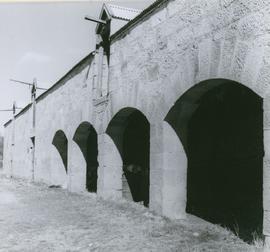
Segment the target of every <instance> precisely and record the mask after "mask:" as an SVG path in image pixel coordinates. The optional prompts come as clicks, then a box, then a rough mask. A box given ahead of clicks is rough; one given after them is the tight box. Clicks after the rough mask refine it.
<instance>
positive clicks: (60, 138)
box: [52, 130, 68, 173]
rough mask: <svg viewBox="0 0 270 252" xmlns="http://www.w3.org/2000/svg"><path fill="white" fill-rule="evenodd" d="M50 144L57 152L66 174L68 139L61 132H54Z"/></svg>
mask: <svg viewBox="0 0 270 252" xmlns="http://www.w3.org/2000/svg"><path fill="white" fill-rule="evenodd" d="M52 144H53V145H54V146H55V148H56V149H57V150H58V152H59V154H60V156H61V159H62V161H63V164H64V167H65V170H66V173H67V169H68V166H67V165H68V139H67V137H66V135H65V133H64V131H62V130H58V131H56V133H55V134H54V137H53V141H52Z"/></svg>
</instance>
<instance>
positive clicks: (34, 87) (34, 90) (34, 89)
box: [10, 78, 48, 181]
mask: <svg viewBox="0 0 270 252" xmlns="http://www.w3.org/2000/svg"><path fill="white" fill-rule="evenodd" d="M10 81H12V82H16V83H19V84H23V85H27V86H29V87H30V88H31V104H32V106H31V107H32V129H31V134H30V139H31V142H32V146H31V147H30V149H31V154H32V158H31V160H32V169H31V173H32V181H34V180H35V149H36V148H35V145H36V139H35V129H36V97H37V90H38V89H39V90H44V91H46V90H48V89H46V88H41V87H38V86H37V79H36V78H34V79H33V82H32V83H30V82H24V81H20V80H14V79H10Z"/></svg>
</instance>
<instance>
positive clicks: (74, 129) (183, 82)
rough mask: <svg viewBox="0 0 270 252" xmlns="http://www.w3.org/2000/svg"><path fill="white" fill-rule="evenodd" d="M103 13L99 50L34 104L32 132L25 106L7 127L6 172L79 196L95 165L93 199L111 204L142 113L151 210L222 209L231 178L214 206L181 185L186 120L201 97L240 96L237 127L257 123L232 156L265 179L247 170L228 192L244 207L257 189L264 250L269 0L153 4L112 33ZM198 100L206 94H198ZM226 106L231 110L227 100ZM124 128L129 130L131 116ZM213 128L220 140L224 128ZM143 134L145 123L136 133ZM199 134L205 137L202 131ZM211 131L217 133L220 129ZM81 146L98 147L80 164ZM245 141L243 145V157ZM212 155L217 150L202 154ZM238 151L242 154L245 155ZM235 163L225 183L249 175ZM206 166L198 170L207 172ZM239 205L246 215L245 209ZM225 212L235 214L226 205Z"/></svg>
mask: <svg viewBox="0 0 270 252" xmlns="http://www.w3.org/2000/svg"><path fill="white" fill-rule="evenodd" d="M103 11H105V12H104V13H105V14H104V15H101V19H103V20H105V21H106V25H100V26H98V28H97V37H98V38H99V42H98V46H97V50H96V51H94V52H92V53H90V54H89V55H88V56H87V57H85V58H84V59H83V60H82V61H81V62H79V63H78V64H77V65H76V66H74V68H73V69H71V70H70V71H69V72H68V73H67V74H66V75H65V76H64V77H63V78H62V79H61V80H59V81H58V82H57V83H56V84H55V85H54V86H53V87H51V88H50V89H49V90H48V91H46V92H45V93H44V94H42V95H41V96H40V97H38V98H37V100H36V119H35V120H36V121H35V127H33V126H32V120H33V106H32V105H31V104H30V105H29V106H27V107H26V108H25V109H23V110H22V111H21V112H20V113H19V114H17V115H16V116H15V117H14V118H13V119H12V120H10V121H9V122H7V123H6V125H5V143H4V170H5V173H6V174H8V175H10V176H15V177H23V178H26V179H33V180H34V181H41V182H45V183H47V184H49V185H61V186H62V187H64V188H67V189H68V190H70V191H72V192H81V191H85V190H86V174H87V173H88V174H90V175H91V174H95V169H94V168H89V167H95V166H98V167H96V170H97V171H96V173H97V174H96V175H93V176H96V178H97V181H96V183H97V185H96V192H97V195H98V196H100V197H103V198H115V199H116V200H117V199H119V198H121V197H122V194H123V184H125V185H126V184H127V183H126V182H125V183H123V180H122V177H123V165H125V164H127V163H128V162H136V161H131V160H132V157H130V154H126V153H127V152H128V151H126V149H128V148H131V147H126V146H128V143H127V144H124V143H125V137H126V135H128V134H125V131H126V128H127V127H129V125H130V124H129V121H130V118H132V116H133V115H134V113H137V114H138V115H136V116H138V117H137V118H142V119H138V120H142V121H143V120H144V121H145V122H147V123H148V124H147V125H149V142H150V147H149V148H150V149H149V162H148V166H149V167H148V170H149V184H150V186H149V200H150V202H149V208H150V210H152V211H154V212H156V213H158V214H160V215H164V216H167V217H169V218H185V215H186V210H187V203H188V202H190V210H189V211H188V212H190V213H193V212H192V211H194V214H196V210H194V209H195V208H196V207H197V208H198V209H203V207H202V204H205V202H206V203H207V202H210V201H211V200H212V201H211V202H214V203H213V204H212V203H211V204H212V205H211V207H213V208H214V207H215V206H217V205H219V204H222V199H223V198H224V201H226V202H229V200H227V199H226V200H225V197H226V188H230V187H233V188H238V187H237V185H233V183H231V182H230V181H229V182H228V184H227V186H225V187H224V188H223V189H222V197H221V196H220V198H221V200H220V199H219V201H218V200H216V198H215V197H216V196H213V195H212V194H211V193H210V191H207V192H206V193H205V195H207V196H204V197H205V198H204V200H203V201H204V203H200V202H199V199H198V197H196V190H193V189H189V188H191V186H189V182H188V181H189V180H191V179H189V177H190V176H191V177H192V178H193V177H195V180H196V179H197V180H196V181H198V183H201V182H200V176H197V178H196V169H197V168H196V169H195V168H192V169H191V170H192V171H194V174H195V175H194V174H193V173H192V175H190V174H191V172H189V166H190V165H191V164H192V161H191V159H192V156H194V155H195V154H194V155H193V154H190V153H195V151H194V148H195V147H194V148H193V147H190V146H194V143H193V142H192V141H191V140H190V139H191V137H190V134H189V132H191V128H190V127H191V126H190V125H193V124H192V120H193V119H192V118H195V117H194V115H195V114H196V111H199V109H200V108H202V106H204V105H202V104H203V102H202V101H205V103H207V102H209V100H211V101H213V104H217V105H216V106H217V107H218V106H223V107H224V106H225V105H224V104H227V105H226V106H229V105H228V104H230V100H228V99H227V98H226V97H227V96H228V95H227V94H230V90H235V94H239V97H240V96H241V97H240V98H239V99H240V100H241V101H243V100H245V99H246V100H247V103H245V105H243V106H242V105H241V106H242V107H243V108H242V107H241V106H240V105H239V108H240V107H241V108H242V110H241V111H242V112H241V113H240V114H241V115H243V118H244V115H246V117H245V118H244V119H243V120H242V122H253V121H256V122H258V123H257V124H256V128H257V131H256V132H255V133H254V132H253V131H252V130H253V129H252V127H249V126H248V123H246V125H245V124H241V125H242V126H241V129H242V130H241V129H239V134H242V133H241V132H242V131H245V132H248V133H247V135H245V136H247V137H243V139H246V138H249V136H251V135H252V136H253V135H256V136H257V138H255V137H254V138H252V139H255V140H254V141H250V142H248V144H247V142H243V141H242V142H241V141H239V142H237V144H238V145H239V146H240V147H239V148H238V149H237V150H236V151H237V152H239V153H240V154H239V157H240V156H241V157H242V156H243V157H245V158H246V159H247V158H251V157H252V153H253V154H254V153H255V154H254V155H253V156H256V158H257V159H256V160H258V162H257V163H256V169H253V168H252V167H250V166H248V165H247V166H245V167H249V168H246V169H247V170H248V171H252V172H250V173H249V172H247V174H251V173H252V174H253V175H254V174H257V172H258V173H260V167H261V168H262V172H261V175H262V176H263V179H261V180H260V174H259V175H258V177H256V176H253V175H252V176H250V178H249V179H250V181H251V182H250V183H252V184H250V183H249V185H250V187H251V189H250V191H249V189H247V190H246V189H245V188H250V187H248V186H247V185H245V184H241V187H239V188H240V189H239V191H238V192H237V191H235V192H234V193H233V194H232V193H231V194H230V195H229V196H230V197H233V195H234V194H235V195H236V194H237V193H239V194H240V195H241V197H240V198H243V199H244V201H245V202H251V203H254V199H253V198H255V197H253V198H252V199H251V196H250V195H253V196H254V195H256V197H257V196H258V195H260V194H261V198H262V199H263V203H262V202H261V203H262V205H261V207H260V202H259V203H258V204H257V203H256V204H257V205H258V209H259V210H258V212H260V211H262V212H263V214H261V222H263V234H264V235H265V236H266V243H268V242H269V243H270V95H269V91H270V88H269V83H270V43H269V41H270V32H269V31H270V2H269V1H268V0H256V1H254V0H183V1H180V0H158V1H156V2H154V3H153V4H152V5H151V6H149V8H147V9H145V10H144V11H142V12H141V13H140V14H139V15H138V16H136V17H135V18H134V19H132V20H131V21H129V22H127V23H126V24H125V25H124V26H122V27H121V28H120V29H119V30H117V31H115V32H114V33H112V32H111V33H110V31H109V30H110V29H108V26H109V25H110V21H111V20H110V14H109V13H107V12H106V11H107V10H106V8H103ZM111 24H113V21H111ZM233 93H234V92H233ZM206 95H207V97H212V98H208V99H206V98H205V99H204V97H206ZM230 97H232V96H230ZM226 99H227V100H226ZM249 101H250V102H249ZM253 101H254V102H253ZM220 104H221V105H220ZM222 104H223V105H222ZM235 104H236V105H235V107H236V108H238V103H237V98H236V102H235ZM241 104H242V103H241ZM246 104H247V105H246ZM250 104H254V106H258V109H255V108H254V111H255V112H256V113H255V112H254V113H253V112H252V113H251V112H250V111H253V106H251V105H250ZM262 104H263V105H262ZM249 105H250V106H249ZM260 105H261V107H260ZM205 106H206V105H205ZM212 107H213V106H212ZM214 107H215V105H214ZM224 108H225V107H224ZM245 108H246V109H245ZM200 111H204V110H203V109H201V110H200ZM226 111H227V110H226V109H224V113H227V114H228V116H229V115H230V113H231V112H228V111H227V112H226ZM231 111H233V110H231ZM249 112H250V114H249ZM260 112H261V113H262V117H261V118H263V119H262V123H261V124H260V118H259V117H256V114H257V115H259V114H260ZM204 113H207V112H204ZM222 113H223V112H222ZM139 114H141V117H139ZM227 114H226V115H227ZM196 115H197V114H196ZM213 115H214V114H213ZM214 117H215V116H210V117H209V118H208V117H207V120H214V119H215V118H214ZM228 118H229V117H228ZM233 118H234V117H233ZM233 118H232V119H231V122H232V124H233V125H237V124H238V120H236V119H235V121H234V119H233ZM235 118H237V117H235ZM248 118H251V120H249V119H248ZM194 120H195V119H194ZM198 120H199V119H198ZM229 120H230V119H229ZM133 121H134V122H133V123H135V124H136V120H133ZM213 123H216V122H215V120H214V121H213ZM142 125H143V123H142ZM145 125H146V123H145ZM220 125H221V126H220V127H221V129H220V134H221V135H222V134H223V133H224V132H223V131H224V129H223V128H222V127H223V126H222V124H220ZM252 125H253V124H252ZM254 125H255V124H254ZM194 127H195V126H194ZM254 127H255V126H254ZM129 128H132V127H131V126H130V127H129ZM141 128H143V126H141V127H138V130H139V129H141ZM145 128H146V126H145ZM249 128H251V129H249ZM130 130H131V131H130V132H135V130H134V129H130ZM132 130H133V131H132ZM196 130H197V131H196V132H200V130H201V129H200V128H198V127H197V128H196ZM202 130H205V128H204V127H203V126H202ZM215 130H217V132H219V131H218V130H219V129H217V128H215ZM89 132H90V133H89ZM91 132H92V133H91ZM204 132H206V131H204ZM210 133H211V132H210ZM210 133H209V134H210ZM253 133H254V134H253ZM261 133H262V134H261ZM89 134H90V135H91V134H93V135H95V134H96V136H97V139H96V142H95V141H94V140H93V139H92V140H91V141H90V140H89V139H88V138H87V137H88V136H89ZM196 134H197V133H196ZM198 134H199V133H198ZM226 134H227V133H226ZM239 134H238V133H237V134H235V136H236V137H237V136H238V135H239ZM86 136H87V137H86ZM260 137H261V139H262V146H263V148H262V150H261V149H260V150H258V148H257V147H256V146H259V140H258V142H257V140H256V139H259V138H260ZM86 138H87V139H88V140H87V139H86ZM233 138H235V137H233ZM203 139H204V140H203V142H202V143H200V144H202V146H210V145H211V144H210V143H208V142H207V141H208V140H207V139H208V138H203ZM213 139H216V138H213ZM134 141H135V140H134ZM215 141H216V140H215ZM224 141H225V140H224ZM224 141H223V142H224ZM226 141H227V140H226ZM228 141H229V140H228ZM232 141H233V140H232ZM89 142H92V148H96V149H97V151H96V155H97V157H96V158H97V160H96V161H95V160H94V159H91V158H89V159H88V158H87V153H88V152H87V151H88V149H87V148H88V147H87V144H88V143H89ZM199 142H200V140H199V139H198V143H199ZM223 142H221V143H223ZM221 143H219V144H221ZM200 144H199V145H200ZM241 144H242V145H241ZM93 145H96V146H93ZM228 145H229V144H228ZM238 145H237V146H238ZM195 146H197V145H196V143H195ZM218 146H220V145H218ZM234 146H235V145H232V146H231V147H230V146H229V147H228V148H227V149H229V148H233V147H234ZM247 146H250V149H251V150H246V149H245V148H246V147H247ZM192 148H193V149H192ZM205 148H206V147H205ZM207 148H208V147H207ZM209 148H210V147H209ZM218 148H219V150H221V149H222V148H221V147H215V148H212V149H218ZM131 149H132V148H131ZM202 149H204V147H202ZM241 149H242V152H243V153H242V152H241ZM243 150H245V151H243ZM137 151H139V150H137ZM135 152H136V150H135ZM199 153H200V152H199ZM247 153H251V154H250V155H249V156H247ZM221 154H222V153H221ZM91 155H93V154H91ZM196 155H199V154H198V152H196ZM207 155H208V154H205V156H207ZM211 155H212V156H211ZM211 155H210V154H209V155H208V156H209V160H210V159H211V158H210V157H213V154H211ZM232 155H233V154H232ZM208 156H207V157H208ZM237 158H238V156H237ZM242 159H243V158H242ZM134 160H135V158H134ZM137 160H139V159H137ZM202 160H203V157H202ZM207 160H208V159H207ZM211 160H213V158H212V159H211ZM219 160H221V159H219ZM224 160H225V159H224ZM239 160H240V159H239ZM137 162H139V161H137ZM226 162H227V161H226ZM254 162H255V161H254ZM219 163H221V161H220V162H217V163H216V169H219V168H218V167H219V165H218V164H219ZM247 163H251V162H247ZM241 164H242V163H241ZM254 164H255V163H254ZM260 164H261V166H260ZM65 166H66V167H65ZM193 166H194V167H195V166H196V165H195V164H194V165H193ZM206 167H208V166H207V165H206ZM237 167H238V166H237ZM237 167H236V168H235V169H236V170H234V171H233V172H232V173H231V174H230V176H228V179H230V178H232V179H233V178H234V177H236V176H238V177H237V179H238V181H241V183H242V180H245V176H249V175H246V172H244V173H242V174H240V175H239V174H238V173H237V169H238V168H237ZM239 167H240V166H239ZM91 169H92V170H91ZM200 169H204V168H200ZM205 169H206V170H205V172H204V174H206V173H207V171H209V169H208V168H205ZM220 169H221V168H220ZM252 169H253V170H252ZM146 170H147V169H146ZM225 171H226V169H225ZM244 171H245V170H244ZM234 172H235V173H234ZM198 174H199V173H198ZM224 174H225V173H224ZM90 175H89V176H90ZM208 175H209V176H210V177H211V176H213V175H210V174H208ZM209 176H208V177H209ZM226 176H227V175H226ZM191 177H190V178H191ZM201 178H202V177H201ZM226 178H227V177H226ZM252 178H254V179H257V180H256V181H260V183H257V184H258V185H257V184H256V181H255V182H254V188H255V187H256V188H255V189H254V191H252V188H253V181H252ZM207 179H208V178H207ZM216 179H217V178H214V179H213V180H211V179H210V180H209V181H210V182H209V181H208V182H209V183H208V182H207V181H206V182H205V186H204V187H203V186H202V187H201V188H206V187H207V186H208V185H211V186H212V187H211V188H212V189H213V186H214V182H213V181H214V180H216ZM248 181H249V180H248ZM239 183H240V182H239ZM191 184H192V185H193V182H191ZM194 184H195V185H196V183H194ZM245 186H246V187H245ZM130 187H131V186H130ZM217 188H219V187H217ZM241 188H242V189H243V188H244V190H241ZM132 190H133V189H132V188H131V191H132ZM134 190H135V189H134ZM189 190H191V191H192V190H193V191H192V193H190V192H189ZM199 190H201V189H198V191H199ZM203 190H206V189H203ZM218 191H219V189H218ZM224 191H225V192H224ZM242 191H243V192H242ZM255 191H256V192H255ZM220 192H221V191H220ZM228 192H229V190H228ZM191 194H192V195H195V196H190V197H191V199H190V200H189V195H191ZM210 194H211V195H210ZM209 195H210V196H209ZM133 198H134V197H133ZM209 198H211V200H209ZM257 198H258V197H257ZM259 198H260V197H259ZM236 199H237V198H236ZM207 204H208V203H207ZM207 204H206V205H207ZM230 204H232V205H233V203H230ZM243 204H244V203H243ZM241 207H243V208H241V209H245V206H244V205H241ZM246 208H248V206H247V207H246ZM218 209H219V208H218V207H217V210H216V211H217V212H219V210H218ZM232 209H233V207H232ZM239 209H240V208H239ZM250 209H252V208H250ZM198 211H199V210H198ZM200 211H201V216H202V217H203V218H205V219H209V218H207V217H205V216H206V215H207V214H206V213H204V212H203V210H200ZM229 211H234V210H231V209H229V208H228V212H229ZM236 211H237V210H236ZM234 213H235V214H236V212H234ZM219 214H220V212H219ZM221 214H223V213H221ZM197 215H199V216H200V214H197ZM236 215H237V214H236ZM259 215H260V214H259ZM210 221H211V220H210ZM224 223H225V222H224ZM258 223H260V221H258ZM258 225H259V224H258ZM253 231H254V230H253ZM250 232H251V231H250Z"/></svg>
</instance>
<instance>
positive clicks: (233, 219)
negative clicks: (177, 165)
mask: <svg viewBox="0 0 270 252" xmlns="http://www.w3.org/2000/svg"><path fill="white" fill-rule="evenodd" d="M262 103H263V100H262V98H261V97H259V96H258V95H257V94H255V93H254V92H253V91H251V90H250V89H248V88H247V87H245V86H243V85H241V84H239V83H235V82H232V81H228V80H210V81H206V82H202V83H200V84H198V85H196V86H194V87H193V88H191V89H190V90H188V91H187V92H186V93H185V94H184V95H183V96H181V97H180V99H179V100H178V101H177V102H176V103H175V105H174V106H173V108H172V109H171V110H170V112H169V113H168V115H167V117H166V119H165V120H166V121H167V122H168V123H169V124H170V125H171V126H172V127H173V128H174V130H175V131H176V133H177V135H178V136H179V138H180V139H181V141H182V144H183V146H184V149H185V152H186V154H187V159H188V170H187V206H186V211H187V212H188V213H191V214H194V215H196V216H199V217H201V218H203V219H205V220H208V221H210V222H212V223H218V224H221V225H223V226H226V227H228V228H230V229H231V230H233V231H234V232H235V233H237V234H238V235H239V236H240V237H241V238H242V239H244V240H246V241H251V240H252V239H253V237H254V235H255V234H261V233H262V219H263V205H262V186H263V183H262V182H263V181H262V178H263V155H264V150H263V109H262Z"/></svg>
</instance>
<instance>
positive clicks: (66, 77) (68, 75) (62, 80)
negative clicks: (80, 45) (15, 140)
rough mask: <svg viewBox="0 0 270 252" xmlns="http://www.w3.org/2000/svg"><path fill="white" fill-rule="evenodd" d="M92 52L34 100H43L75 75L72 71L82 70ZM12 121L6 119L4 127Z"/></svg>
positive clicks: (27, 108) (88, 61)
mask: <svg viewBox="0 0 270 252" xmlns="http://www.w3.org/2000/svg"><path fill="white" fill-rule="evenodd" d="M94 52H95V51H93V52H91V53H90V54H88V55H87V56H86V57H84V58H83V59H82V60H80V61H79V62H78V63H77V64H76V65H75V66H74V67H72V68H71V69H70V70H69V71H68V72H67V73H66V74H65V75H64V76H63V77H61V78H60V79H59V80H58V81H57V82H56V83H55V84H54V85H52V86H51V87H50V88H49V89H48V90H46V91H45V92H44V93H42V94H41V95H39V96H38V97H37V98H36V102H37V103H38V102H39V101H41V100H43V99H44V98H45V97H46V96H48V95H49V94H51V93H52V92H54V91H55V90H57V89H58V88H59V87H60V86H62V85H65V84H66V83H67V82H68V81H69V80H70V79H71V78H72V77H74V76H75V75H76V73H74V72H75V71H76V70H77V71H78V70H82V69H83V68H85V67H86V65H87V64H90V63H91V62H92V59H93V57H94ZM31 106H32V103H29V104H27V105H26V106H25V107H24V108H23V109H22V110H21V111H20V112H19V113H18V114H16V115H15V118H18V117H19V116H21V115H22V114H24V113H25V112H26V111H28V110H29V109H30V108H31ZM11 122H12V119H10V120H9V121H7V122H6V123H5V124H4V127H5V128H6V127H7V126H8V125H9V124H10V123H11Z"/></svg>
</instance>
